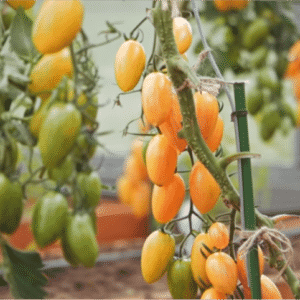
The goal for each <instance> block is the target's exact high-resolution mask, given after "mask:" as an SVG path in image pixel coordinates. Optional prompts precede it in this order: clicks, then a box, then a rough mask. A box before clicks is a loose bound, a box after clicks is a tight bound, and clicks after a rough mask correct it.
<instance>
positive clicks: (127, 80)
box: [115, 40, 146, 92]
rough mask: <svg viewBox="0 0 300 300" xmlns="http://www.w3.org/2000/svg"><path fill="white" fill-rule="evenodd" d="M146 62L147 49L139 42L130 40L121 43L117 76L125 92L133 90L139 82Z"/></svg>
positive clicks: (117, 60) (117, 56)
mask: <svg viewBox="0 0 300 300" xmlns="http://www.w3.org/2000/svg"><path fill="white" fill-rule="evenodd" d="M145 64H146V54H145V50H144V48H143V46H142V45H141V44H140V43H139V42H137V41H134V40H128V41H126V42H124V43H123V44H122V45H121V47H120V49H119V50H118V52H117V55H116V60H115V76H116V81H117V84H118V86H119V87H120V89H121V90H122V91H123V92H128V91H131V90H132V89H134V87H135V86H136V85H137V84H138V82H139V80H140V78H141V75H142V73H143V71H144V68H145Z"/></svg>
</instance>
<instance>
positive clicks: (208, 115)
mask: <svg viewBox="0 0 300 300" xmlns="http://www.w3.org/2000/svg"><path fill="white" fill-rule="evenodd" d="M194 100H195V108H196V116H197V121H198V124H199V128H200V130H201V134H202V136H203V138H204V139H205V140H206V139H207V138H208V137H209V136H210V135H211V134H212V133H213V131H214V129H215V127H216V124H217V120H218V114H219V106H218V100H217V99H216V97H214V96H213V95H211V94H209V93H207V92H205V91H204V92H202V94H201V93H200V92H197V93H195V95H194Z"/></svg>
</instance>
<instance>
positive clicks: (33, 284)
mask: <svg viewBox="0 0 300 300" xmlns="http://www.w3.org/2000/svg"><path fill="white" fill-rule="evenodd" d="M2 250H3V251H2V254H3V258H4V263H3V271H4V279H5V280H6V281H7V282H8V283H9V287H10V291H11V293H12V295H13V297H14V298H16V299H42V298H44V297H45V296H46V295H47V293H46V292H45V291H44V290H43V288H42V287H43V286H45V285H46V284H47V279H46V277H45V276H44V275H43V274H42V273H41V271H40V269H41V268H42V267H43V263H42V260H41V258H40V255H39V254H38V253H37V252H26V251H19V250H16V249H14V248H12V247H11V246H9V245H8V244H7V243H4V244H3V248H2Z"/></svg>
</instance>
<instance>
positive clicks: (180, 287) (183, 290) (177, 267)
mask: <svg viewBox="0 0 300 300" xmlns="http://www.w3.org/2000/svg"><path fill="white" fill-rule="evenodd" d="M168 287H169V291H170V293H171V295H172V297H173V299H195V298H196V296H197V290H198V286H197V283H196V281H195V280H194V278H193V273H192V269H191V259H190V258H180V259H174V260H173V261H172V262H171V263H170V264H169V266H168Z"/></svg>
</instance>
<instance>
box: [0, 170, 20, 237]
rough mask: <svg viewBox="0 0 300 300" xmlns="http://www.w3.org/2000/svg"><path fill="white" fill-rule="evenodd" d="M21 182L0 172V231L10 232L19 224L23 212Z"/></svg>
mask: <svg viewBox="0 0 300 300" xmlns="http://www.w3.org/2000/svg"><path fill="white" fill-rule="evenodd" d="M22 200H23V192H22V187H21V184H20V183H19V182H17V181H15V182H12V181H10V180H9V179H8V178H7V177H6V176H5V175H4V174H3V173H0V232H3V233H7V234H12V233H14V232H15V231H16V229H17V228H18V226H19V223H20V220H21V217H22V212H23V201H22Z"/></svg>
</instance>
